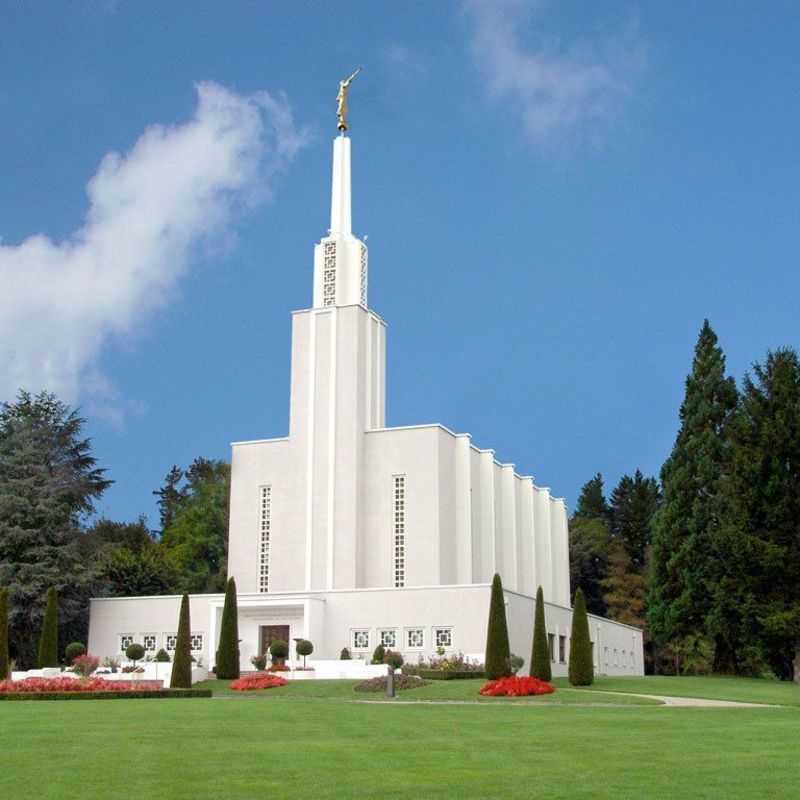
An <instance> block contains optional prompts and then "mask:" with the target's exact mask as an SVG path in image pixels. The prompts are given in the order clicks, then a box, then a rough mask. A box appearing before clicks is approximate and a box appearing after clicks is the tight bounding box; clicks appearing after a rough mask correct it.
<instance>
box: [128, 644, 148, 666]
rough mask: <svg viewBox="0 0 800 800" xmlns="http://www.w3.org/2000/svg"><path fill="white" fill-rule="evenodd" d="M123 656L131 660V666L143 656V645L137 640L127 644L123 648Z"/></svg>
mask: <svg viewBox="0 0 800 800" xmlns="http://www.w3.org/2000/svg"><path fill="white" fill-rule="evenodd" d="M125 657H126V658H127V659H128V660H129V661H133V666H134V667H135V666H136V662H137V661H141V659H143V658H144V647H142V645H140V644H139V643H138V642H134V643H133V644H129V645H128V646H127V647H126V648H125Z"/></svg>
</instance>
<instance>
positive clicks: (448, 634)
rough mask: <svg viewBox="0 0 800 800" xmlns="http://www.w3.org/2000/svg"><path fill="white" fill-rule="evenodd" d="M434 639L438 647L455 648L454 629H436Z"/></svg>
mask: <svg viewBox="0 0 800 800" xmlns="http://www.w3.org/2000/svg"><path fill="white" fill-rule="evenodd" d="M433 639H434V642H435V643H436V646H437V647H452V646H453V629H452V628H434V631H433Z"/></svg>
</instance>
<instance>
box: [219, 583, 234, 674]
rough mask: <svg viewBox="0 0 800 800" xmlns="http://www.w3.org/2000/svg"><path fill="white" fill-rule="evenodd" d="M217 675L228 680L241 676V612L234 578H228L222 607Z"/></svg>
mask: <svg viewBox="0 0 800 800" xmlns="http://www.w3.org/2000/svg"><path fill="white" fill-rule="evenodd" d="M217 677H218V678H224V679H226V680H236V679H237V678H238V677H239V612H238V610H237V607H236V582H235V581H234V579H233V578H229V579H228V586H227V588H226V590H225V605H224V606H223V608H222V623H221V625H220V634H219V649H218V650H217Z"/></svg>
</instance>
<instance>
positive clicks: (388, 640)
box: [381, 631, 397, 647]
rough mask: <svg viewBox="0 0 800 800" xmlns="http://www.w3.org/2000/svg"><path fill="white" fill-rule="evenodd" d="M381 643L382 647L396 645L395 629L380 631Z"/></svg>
mask: <svg viewBox="0 0 800 800" xmlns="http://www.w3.org/2000/svg"><path fill="white" fill-rule="evenodd" d="M381 644H382V645H383V646H384V647H397V631H381Z"/></svg>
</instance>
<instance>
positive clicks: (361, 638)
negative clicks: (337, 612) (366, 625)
mask: <svg viewBox="0 0 800 800" xmlns="http://www.w3.org/2000/svg"><path fill="white" fill-rule="evenodd" d="M353 650H369V631H367V630H361V631H353Z"/></svg>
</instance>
